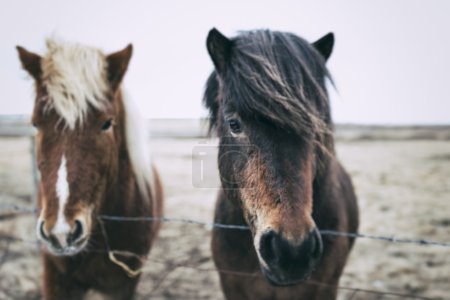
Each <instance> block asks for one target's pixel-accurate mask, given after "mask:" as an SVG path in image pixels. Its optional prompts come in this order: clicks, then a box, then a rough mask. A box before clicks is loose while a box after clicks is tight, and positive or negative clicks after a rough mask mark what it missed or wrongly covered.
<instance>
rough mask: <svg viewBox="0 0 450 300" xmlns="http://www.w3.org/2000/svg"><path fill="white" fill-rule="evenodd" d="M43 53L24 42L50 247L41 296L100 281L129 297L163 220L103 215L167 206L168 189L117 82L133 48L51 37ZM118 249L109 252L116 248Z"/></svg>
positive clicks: (110, 292) (61, 295)
mask: <svg viewBox="0 0 450 300" xmlns="http://www.w3.org/2000/svg"><path fill="white" fill-rule="evenodd" d="M47 48H48V52H47V54H46V55H44V56H42V57H41V56H39V55H37V54H34V53H31V52H28V51H27V50H25V49H24V48H22V47H17V49H18V52H19V57H20V60H21V62H22V66H23V67H24V69H25V70H26V71H28V73H29V74H30V75H31V76H32V77H33V78H34V79H35V87H36V100H35V105H34V111H33V116H32V121H33V125H34V126H35V127H36V128H37V135H36V143H37V164H38V168H39V171H40V175H41V180H40V185H39V197H38V207H39V211H40V212H39V220H38V223H37V228H36V229H37V236H38V238H39V240H40V241H41V242H42V244H43V245H44V246H45V247H44V249H43V253H42V259H43V264H44V274H43V297H44V299H58V300H61V299H81V298H82V297H83V296H84V295H85V293H86V292H87V291H88V290H90V289H93V290H97V291H99V292H101V293H103V294H105V295H107V296H108V297H110V298H112V299H131V298H132V297H133V294H134V291H135V288H136V285H137V283H138V280H139V275H138V274H137V273H138V272H137V273H136V274H134V273H133V271H135V270H138V269H139V268H140V267H141V264H142V263H141V261H140V260H139V259H138V258H136V257H126V256H121V255H118V254H117V255H115V256H110V255H108V251H109V250H117V251H128V252H132V253H135V254H138V255H141V256H144V257H145V256H146V255H147V254H148V252H149V251H150V248H151V246H152V243H153V240H154V239H155V237H156V234H157V231H158V229H159V226H160V224H159V223H158V222H155V223H150V222H107V221H101V218H100V217H99V216H100V215H116V216H124V217H131V216H133V217H134V216H154V217H160V216H161V215H162V188H161V184H160V181H159V177H158V174H157V172H156V171H155V170H154V169H153V168H152V166H151V162H150V160H149V157H148V155H149V153H148V151H147V150H146V148H145V142H146V138H147V137H146V136H145V135H144V132H143V131H142V128H141V127H139V126H138V123H137V122H136V121H137V120H138V116H137V115H135V114H134V111H133V109H132V106H131V103H130V102H129V100H127V99H125V98H124V97H123V96H122V92H121V88H120V84H121V81H122V78H123V76H124V75H125V72H126V70H127V67H128V63H129V60H130V58H131V54H132V46H131V45H129V46H128V47H127V48H125V49H124V50H122V51H119V52H116V53H113V54H110V55H105V54H103V53H102V52H101V51H100V50H97V49H94V48H89V47H84V46H79V45H75V44H67V43H63V42H59V41H55V40H49V41H47ZM109 254H111V253H109Z"/></svg>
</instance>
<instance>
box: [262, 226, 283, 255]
mask: <svg viewBox="0 0 450 300" xmlns="http://www.w3.org/2000/svg"><path fill="white" fill-rule="evenodd" d="M259 243H260V246H259V251H260V253H261V256H262V257H263V258H264V260H266V261H271V260H273V259H275V258H276V256H277V254H278V252H279V251H278V246H277V244H276V233H275V232H273V231H272V230H271V231H268V232H266V233H264V234H263V235H262V236H261V239H260V242H259Z"/></svg>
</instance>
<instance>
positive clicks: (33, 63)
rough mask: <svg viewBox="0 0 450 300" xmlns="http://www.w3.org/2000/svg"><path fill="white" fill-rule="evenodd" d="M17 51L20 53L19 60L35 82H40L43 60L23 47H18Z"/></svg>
mask: <svg viewBox="0 0 450 300" xmlns="http://www.w3.org/2000/svg"><path fill="white" fill-rule="evenodd" d="M16 49H17V52H19V59H20V62H21V63H22V67H23V68H24V69H25V70H26V71H27V72H28V73H29V74H30V75H31V76H33V78H34V79H35V80H39V78H40V77H41V74H42V68H41V60H42V58H41V57H40V56H39V55H37V54H36V53H33V52H30V51H28V50H27V49H25V48H23V47H21V46H16Z"/></svg>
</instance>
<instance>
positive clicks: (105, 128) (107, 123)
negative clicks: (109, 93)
mask: <svg viewBox="0 0 450 300" xmlns="http://www.w3.org/2000/svg"><path fill="white" fill-rule="evenodd" d="M112 123H113V120H112V119H108V120H107V121H106V122H105V123H103V126H102V130H103V131H106V130H108V129H109V128H111V125H112Z"/></svg>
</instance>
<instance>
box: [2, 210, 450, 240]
mask: <svg viewBox="0 0 450 300" xmlns="http://www.w3.org/2000/svg"><path fill="white" fill-rule="evenodd" d="M37 211H38V210H37V209H34V208H29V207H23V206H19V205H0V220H2V216H5V215H8V216H11V214H14V213H16V214H28V213H30V214H31V213H36V212H37ZM98 217H99V218H101V219H102V220H107V221H116V222H164V223H180V224H192V225H200V226H205V227H209V228H219V229H229V230H249V229H250V228H249V227H248V226H246V225H230V224H221V223H214V222H204V221H198V220H193V219H187V218H172V217H146V216H142V217H124V216H112V215H99V216H98ZM319 232H320V234H321V235H329V236H337V237H347V238H359V239H370V240H379V241H385V242H391V243H399V244H415V245H420V246H437V247H444V248H450V242H439V241H432V240H428V239H423V238H419V239H414V238H403V237H397V236H396V235H374V234H366V233H359V232H358V233H357V232H343V231H335V230H326V229H321V230H319Z"/></svg>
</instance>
